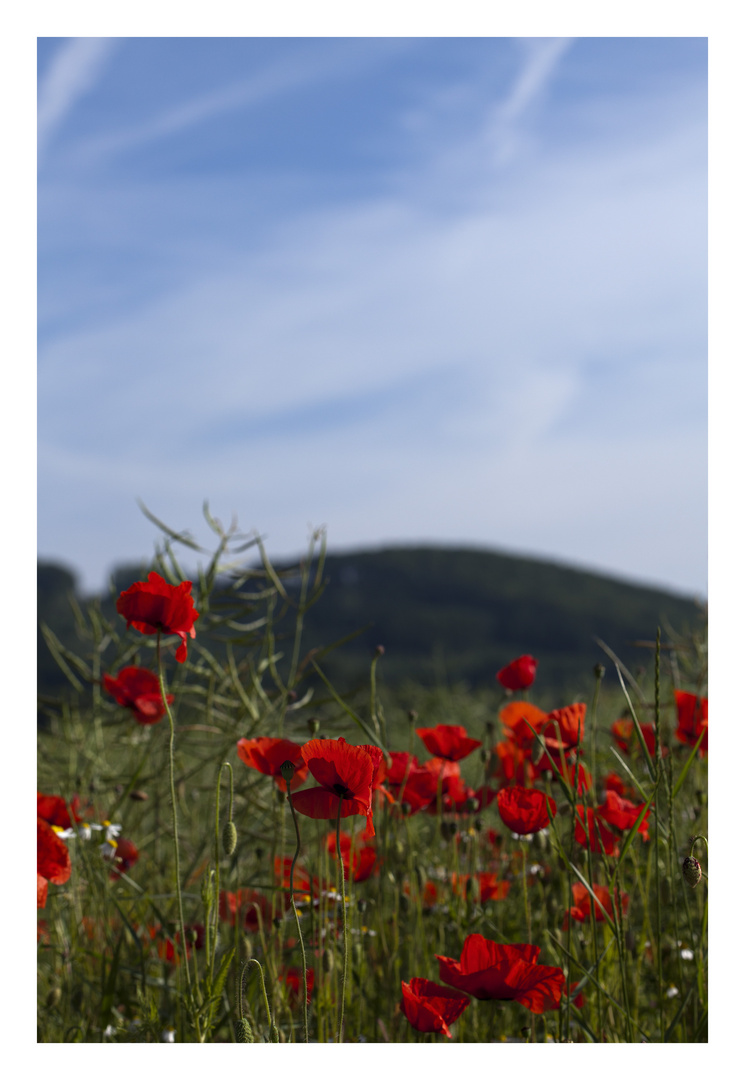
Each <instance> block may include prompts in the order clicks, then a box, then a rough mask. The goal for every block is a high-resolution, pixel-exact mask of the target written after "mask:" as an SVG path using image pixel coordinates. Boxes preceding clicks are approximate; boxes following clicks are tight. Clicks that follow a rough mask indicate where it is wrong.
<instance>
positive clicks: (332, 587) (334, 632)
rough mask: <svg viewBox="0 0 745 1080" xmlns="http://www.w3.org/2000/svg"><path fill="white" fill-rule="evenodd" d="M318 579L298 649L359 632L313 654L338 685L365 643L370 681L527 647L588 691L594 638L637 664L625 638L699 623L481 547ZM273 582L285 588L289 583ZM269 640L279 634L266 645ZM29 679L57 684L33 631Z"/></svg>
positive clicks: (651, 599)
mask: <svg viewBox="0 0 745 1080" xmlns="http://www.w3.org/2000/svg"><path fill="white" fill-rule="evenodd" d="M143 573H144V567H143V566H137V567H129V568H121V569H120V570H118V571H117V572H116V573H115V575H114V579H115V580H114V589H113V590H112V594H111V595H110V596H108V597H104V598H102V612H103V613H104V614H105V615H107V616H108V617H109V618H113V617H115V609H114V598H115V597H116V596H117V595H118V593H119V592H120V591H121V589H124V588H127V587H128V586H129V585H131V584H132V582H133V581H135V580H137V579H138V578H140V577H141V576H143ZM323 577H324V580H325V581H326V583H327V584H326V588H325V590H324V593H323V597H322V600H321V601H320V602H319V603H317V604H315V605H314V606H313V607H312V608H311V609H310V610H309V611H308V613H307V615H306V616H305V622H304V635H303V649H304V651H305V652H307V651H308V650H310V649H314V648H324V647H326V646H328V645H331V644H332V643H333V642H335V641H338V640H339V639H343V638H346V637H348V636H349V635H354V634H355V632H358V631H361V633H358V634H357V636H355V637H353V638H352V639H351V640H349V641H347V642H345V644H344V645H343V646H341V647H340V648H339V649H337V650H334V651H333V652H332V653H329V654H328V656H327V657H326V658H325V661H324V666H325V669H326V670H327V672H328V674H329V676H330V677H331V679H332V681H334V682H339V683H341V684H343V685H346V686H352V685H359V684H362V683H364V682H366V680H367V677H368V673H369V665H370V657H371V655H372V653H373V650H374V649H375V647H376V646H377V645H383V646H384V647H385V660H384V662H383V663H381V665H380V672H379V677H380V679H381V681H382V682H383V685H386V686H388V687H391V688H400V687H402V686H403V685H404V684H405V683H407V682H408V683H414V684H418V685H420V686H425V687H432V686H437V685H449V686H454V685H456V684H461V683H463V684H466V685H467V686H468V687H470V688H472V689H475V688H477V687H485V686H491V685H492V684H493V681H494V675H495V672H496V671H497V669H498V668H500V667H502V666H503V665H504V664H506V663H508V661H510V660H511V659H512V658H513V657H515V656H519V655H522V654H524V653H530V654H532V655H533V656H536V657H538V658H539V669H538V681H537V687H540V689H541V691H542V692H545V693H547V694H549V695H553V696H554V697H556V696H557V695H558V696H561V695H563V696H565V697H566V698H567V699H571V698H573V697H576V696H580V697H581V696H582V695H586V694H587V693H589V688H591V686H592V681H593V676H592V670H593V667H594V665H595V664H596V663H598V662H599V661H600V662H604V663H606V664H607V663H608V658H607V656H606V654H605V653H604V652H603V650H602V649H601V647H600V646H599V645H598V644H597V643H596V641H595V639H596V638H600V639H601V640H602V641H604V642H605V643H606V644H607V645H608V646H609V647H610V648H611V649H612V650H613V651H614V652H616V653H617V654H618V655H623V656H624V657H625V662H626V663H627V664H628V665H629V666H631V665H633V664H636V665H637V666H647V665H648V664H649V662H650V655H651V654H650V651H649V649H648V648H645V647H644V646H638V645H635V644H634V643H635V642H639V641H649V639H650V638H651V637H653V636H654V632H655V629H656V627H657V626H661V627H662V628H663V634H664V632H665V629H666V628H667V627H668V626H669V627H671V628H672V629H673V630H674V631H676V632H678V633H680V632H683V633H685V632H686V631H688V630H692V629H695V630H700V629H701V628H702V627H703V625H704V622H705V612H704V610H703V608H702V607H701V605H699V604H697V603H696V602H695V601H694V600H692V599H689V598H687V597H683V596H676V595H673V594H671V593H668V592H664V591H662V590H658V589H651V588H646V587H644V586H640V585H632V584H628V583H626V582H623V581H618V580H614V579H612V578H607V577H601V576H600V575H598V574H592V573H588V572H586V571H581V570H574V569H571V568H569V567H566V566H559V565H556V564H554V563H549V562H541V561H538V560H536V559H527V558H516V557H514V556H508V555H500V554H496V553H494V552H490V551H479V550H468V549H458V548H434V547H421V548H414V547H411V548H407V547H398V548H388V549H385V550H382V551H360V552H356V553H353V554H345V555H328V556H327V557H326V562H325V566H324V571H323ZM38 581H39V618H40V621H42V622H45V623H47V624H48V625H49V626H50V627H51V628H52V629H53V630H54V632H55V634H56V635H57V636H58V637H59V638H60V640H61V641H62V642H63V643H64V644H65V645H66V646H67V647H68V648H71V649H73V651H75V650H76V649H78V648H79V646H80V642H79V640H78V637H77V634H76V629H75V619H74V615H73V609H72V608H71V606H70V602H69V597H70V596H74V595H76V594H75V582H74V578H73V576H72V574H71V573H70V572H69V571H67V570H65V569H64V568H63V567H60V566H57V565H55V564H53V563H40V564H39V568H38ZM285 585H286V587H287V588H288V591H289V592H290V594H291V593H292V579H291V578H290V579H289V580H288V581H286V582H285ZM78 601H79V602H80V597H79V596H78ZM244 616H245V612H243V613H241V612H239V613H238V617H239V618H243V617H244ZM281 640H282V635H281V633H280V634H279V635H278V648H281ZM39 684H40V689H41V691H42V693H54V692H56V691H58V690H60V689H62V688H63V687H64V686H65V685H66V684H67V680H66V678H65V676H64V674H63V673H62V672H61V671H60V668H59V666H58V665H57V663H56V662H55V661H54V659H53V657H52V656H51V654H50V653H49V650H48V648H47V646H46V644H45V643H44V641H43V639H41V635H40V642H39Z"/></svg>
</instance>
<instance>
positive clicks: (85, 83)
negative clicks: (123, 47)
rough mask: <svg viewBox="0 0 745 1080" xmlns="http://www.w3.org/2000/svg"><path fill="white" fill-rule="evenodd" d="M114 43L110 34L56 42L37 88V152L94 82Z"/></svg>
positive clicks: (50, 138)
mask: <svg viewBox="0 0 745 1080" xmlns="http://www.w3.org/2000/svg"><path fill="white" fill-rule="evenodd" d="M116 46H117V41H116V39H114V38H94V37H90V38H72V39H71V40H70V41H66V42H65V43H64V44H63V45H61V46H60V48H59V50H58V51H57V53H56V55H55V56H54V57H53V58H52V61H51V63H50V65H49V70H48V71H47V73H46V74H45V76H44V78H43V79H42V81H41V83H40V85H39V91H38V115H37V123H38V154H39V159H41V157H42V155H43V154H44V153H45V151H46V150H47V147H48V146H49V144H50V142H51V140H52V138H53V136H54V134H55V132H56V131H57V130H58V129H59V128H60V127H61V126H62V124H63V123H64V121H65V119H66V118H67V116H68V115H69V113H70V112H71V111H72V109H74V107H75V105H76V104H77V103H78V101H79V100H80V99H81V98H82V97H83V96H84V95H85V94H87V93H88V92H89V91H90V90H92V88H93V87H94V86H95V84H96V82H97V81H98V79H99V78H100V75H101V72H102V71H103V69H104V67H105V66H106V62H107V60H108V59H109V57H110V56H111V53H112V52H113V51H114V49H115V48H116Z"/></svg>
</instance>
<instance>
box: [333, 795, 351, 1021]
mask: <svg viewBox="0 0 745 1080" xmlns="http://www.w3.org/2000/svg"><path fill="white" fill-rule="evenodd" d="M341 803H342V800H341V796H339V809H338V810H337V812H336V860H337V863H338V867H339V874H340V876H341V913H342V918H343V920H344V921H343V926H344V967H343V969H342V976H341V1006H340V1008H339V1038H338V1041H339V1042H342V1041H343V1040H342V1032H343V1030H344V998H345V996H346V992H347V967H348V965H349V933H348V931H347V894H346V889H345V887H344V863H343V861H342V857H341Z"/></svg>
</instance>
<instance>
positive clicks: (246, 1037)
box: [233, 1018, 254, 1043]
mask: <svg viewBox="0 0 745 1080" xmlns="http://www.w3.org/2000/svg"><path fill="white" fill-rule="evenodd" d="M233 1027H234V1028H235V1041H236V1042H239V1043H252V1042H253V1041H254V1033H253V1031H251V1025H250V1024H249V1022H248V1020H246V1019H245V1018H244V1019H242V1020H235V1021H234V1022H233Z"/></svg>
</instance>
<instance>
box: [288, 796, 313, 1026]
mask: <svg viewBox="0 0 745 1080" xmlns="http://www.w3.org/2000/svg"><path fill="white" fill-rule="evenodd" d="M285 784H286V785H287V801H288V803H289V804H290V812H291V813H292V824H293V825H294V826H295V838H296V840H297V843H296V846H295V854H294V855H293V857H292V865H291V866H290V903H291V904H292V911H293V914H294V916H295V925H296V926H297V936H298V940H299V942H300V953H301V955H302V957H303V1030H304V1033H305V1041H306V1042H308V964H307V961H306V958H305V944H304V942H303V932H302V930H301V929H300V916H299V915H298V910H297V907H296V905H295V863H296V862H297V857H298V855H299V854H300V829H299V828H298V823H297V814H296V813H295V807H294V806H293V805H292V795H291V794H290V781H289V780H285ZM311 906H312V900H311Z"/></svg>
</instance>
